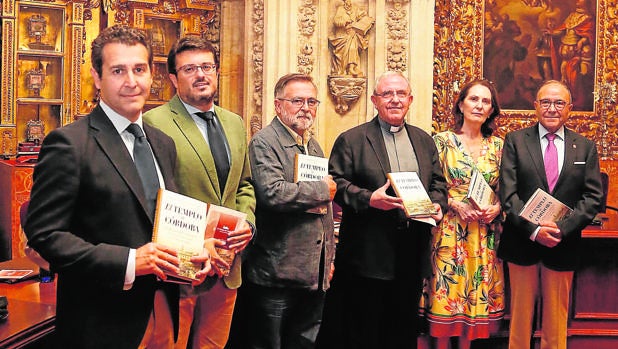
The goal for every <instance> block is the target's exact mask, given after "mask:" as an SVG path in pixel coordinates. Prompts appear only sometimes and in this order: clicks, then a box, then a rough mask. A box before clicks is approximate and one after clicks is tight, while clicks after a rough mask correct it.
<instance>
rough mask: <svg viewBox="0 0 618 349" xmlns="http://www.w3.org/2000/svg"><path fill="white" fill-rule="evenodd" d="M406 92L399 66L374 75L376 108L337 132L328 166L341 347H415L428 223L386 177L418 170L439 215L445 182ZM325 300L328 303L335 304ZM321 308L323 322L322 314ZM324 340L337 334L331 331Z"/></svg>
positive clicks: (334, 291) (443, 206)
mask: <svg viewBox="0 0 618 349" xmlns="http://www.w3.org/2000/svg"><path fill="white" fill-rule="evenodd" d="M412 99H413V97H412V95H411V91H410V85H409V83H408V80H407V79H406V78H405V77H404V76H403V75H402V74H400V73H396V72H387V73H385V74H383V75H382V76H380V77H379V78H378V80H377V82H376V86H375V89H374V92H373V96H371V101H372V102H373V104H374V106H375V108H376V109H377V110H378V115H377V117H375V118H374V119H373V120H371V121H369V122H367V123H365V124H362V125H360V126H357V127H355V128H352V129H350V130H348V131H346V132H344V133H343V134H341V135H340V136H339V137H338V138H337V140H336V141H335V144H334V146H333V150H332V153H331V157H330V161H329V172H330V174H331V175H332V176H333V179H334V180H335V182H336V183H337V193H336V195H335V201H336V202H337V203H338V204H339V205H340V206H341V207H342V209H343V217H342V221H341V229H340V232H339V245H338V247H337V252H336V257H335V275H334V278H333V282H332V286H331V290H329V291H328V293H330V294H332V295H340V296H341V299H340V302H341V305H340V307H341V326H342V329H341V334H338V335H337V337H338V338H340V339H341V340H342V341H343V343H339V344H338V345H334V344H333V343H332V342H331V343H328V341H323V340H322V339H321V340H320V342H321V343H322V344H324V345H325V346H328V347H334V348H337V347H341V348H416V335H417V325H416V322H417V316H416V314H417V309H418V302H419V300H420V294H421V289H422V273H421V271H422V270H425V271H428V266H429V252H430V246H429V239H430V235H431V225H429V224H427V223H422V222H418V221H415V220H409V219H407V217H405V215H404V213H403V205H402V200H401V199H400V198H398V197H396V196H395V194H394V192H393V191H392V189H391V188H389V187H390V183H389V181H388V180H387V177H386V174H387V173H389V172H402V171H416V172H417V173H418V175H419V177H420V179H421V181H422V183H423V186H424V188H425V190H426V191H427V193H428V194H429V196H430V198H431V200H432V201H433V202H434V205H435V206H436V208H437V209H438V214H437V215H436V216H434V217H433V218H434V219H435V220H437V221H438V220H440V219H442V212H443V210H445V209H446V206H447V194H446V182H445V179H444V176H443V175H442V170H441V167H440V163H439V160H438V152H437V150H436V146H435V143H434V142H433V140H432V138H431V137H430V136H429V135H428V134H427V133H425V132H424V131H423V130H421V129H419V128H417V127H414V126H411V125H408V124H406V123H405V116H406V113H407V112H408V108H409V106H410V103H411V102H412ZM333 303H334V302H332V301H331V300H327V305H326V307H329V305H330V304H333ZM330 311H331V310H329V309H325V312H326V313H327V314H326V315H325V319H324V325H323V326H327V327H328V326H332V323H331V324H329V323H328V322H330V321H331V319H328V317H329V316H330V314H328V313H330ZM330 340H333V341H334V340H336V338H331V339H330Z"/></svg>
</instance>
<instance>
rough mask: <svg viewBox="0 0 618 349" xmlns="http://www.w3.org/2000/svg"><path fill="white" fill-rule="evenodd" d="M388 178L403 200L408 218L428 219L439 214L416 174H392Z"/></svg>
mask: <svg viewBox="0 0 618 349" xmlns="http://www.w3.org/2000/svg"><path fill="white" fill-rule="evenodd" d="M387 177H388V179H389V180H390V182H391V186H392V187H393V189H394V190H395V193H396V194H397V196H398V197H400V198H401V199H402V200H403V207H404V210H405V213H406V216H408V217H409V218H427V217H430V216H432V215H435V214H437V213H438V211H437V210H436V208H435V206H434V205H433V203H432V202H431V199H430V198H429V195H428V194H427V192H426V191H425V187H423V183H422V182H421V180H420V178H418V174H417V173H416V172H391V173H388V174H387Z"/></svg>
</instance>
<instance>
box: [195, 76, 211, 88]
mask: <svg viewBox="0 0 618 349" xmlns="http://www.w3.org/2000/svg"><path fill="white" fill-rule="evenodd" d="M204 82H205V83H207V84H208V85H210V82H209V81H208V80H206V78H205V77H203V78H198V79H197V80H195V81H193V84H192V85H193V87H195V86H196V85H197V84H201V83H204Z"/></svg>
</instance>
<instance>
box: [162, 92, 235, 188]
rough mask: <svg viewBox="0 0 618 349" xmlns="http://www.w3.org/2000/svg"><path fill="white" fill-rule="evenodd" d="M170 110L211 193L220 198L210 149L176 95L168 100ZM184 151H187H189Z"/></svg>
mask: <svg viewBox="0 0 618 349" xmlns="http://www.w3.org/2000/svg"><path fill="white" fill-rule="evenodd" d="M170 109H171V111H172V113H173V120H174V123H175V124H176V126H177V127H178V130H179V131H180V133H182V134H183V135H184V137H185V138H186V139H187V143H188V146H189V147H191V149H192V150H193V152H194V153H195V155H196V156H197V157H198V158H199V159H200V162H201V163H202V166H203V167H204V171H205V172H206V173H207V174H208V179H209V180H210V184H211V185H212V189H213V191H214V192H216V193H217V196H218V197H221V192H220V190H219V179H218V178H217V170H216V168H215V160H214V158H213V157H212V153H211V152H210V148H209V147H208V143H206V140H205V139H204V136H203V135H202V133H201V132H200V130H199V128H198V127H197V125H196V124H195V121H194V120H193V119H192V118H191V115H189V112H188V111H187V109H186V108H185V107H184V105H183V104H182V102H181V101H180V99H179V98H178V96H177V95H176V96H174V98H172V99H171V100H170ZM184 151H189V149H186V150H184ZM230 167H231V166H230Z"/></svg>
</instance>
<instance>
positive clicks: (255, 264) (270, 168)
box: [243, 118, 335, 290]
mask: <svg viewBox="0 0 618 349" xmlns="http://www.w3.org/2000/svg"><path fill="white" fill-rule="evenodd" d="M307 151H308V155H313V156H320V157H324V153H323V152H322V149H321V148H320V146H319V144H318V143H317V142H316V141H315V139H313V138H312V139H311V140H309V144H308V146H307ZM296 153H300V148H299V147H298V146H297V145H296V142H295V141H294V138H293V137H292V136H291V135H290V133H289V132H288V130H287V129H285V127H284V126H283V124H282V123H281V122H280V121H279V120H278V119H276V118H275V119H274V120H273V121H272V122H271V124H270V125H268V126H267V127H265V128H263V129H262V130H260V131H259V132H258V133H256V134H255V136H254V137H253V139H252V140H251V142H250V144H249V159H250V163H251V173H252V174H253V180H254V183H253V185H254V187H255V193H256V198H257V208H256V224H257V232H258V233H257V236H256V237H255V240H254V243H253V244H252V245H251V246H250V247H249V249H248V251H247V254H246V259H245V263H244V266H243V268H244V270H245V272H246V274H245V277H246V278H248V280H249V281H251V282H253V283H255V284H258V285H263V286H268V287H292V288H301V289H311V290H316V289H322V290H326V289H327V288H328V287H329V281H328V278H322V280H319V272H320V268H323V270H324V271H325V274H326V275H328V270H330V265H331V262H332V261H333V259H334V255H335V239H334V235H333V216H332V206H331V204H330V197H329V191H328V186H327V185H326V183H324V182H322V181H315V182H305V181H303V182H298V183H294V156H295V155H294V154H296ZM320 205H327V206H328V212H327V214H326V215H320V214H314V213H307V212H305V211H306V210H307V209H309V208H313V207H316V206H320ZM323 250H324V256H325V258H324V259H323V260H322V265H320V256H321V253H322V251H323Z"/></svg>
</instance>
